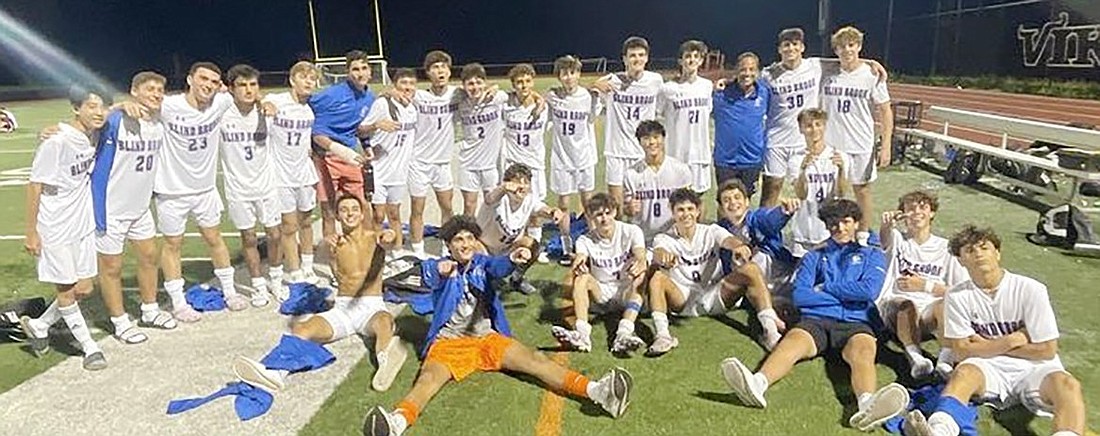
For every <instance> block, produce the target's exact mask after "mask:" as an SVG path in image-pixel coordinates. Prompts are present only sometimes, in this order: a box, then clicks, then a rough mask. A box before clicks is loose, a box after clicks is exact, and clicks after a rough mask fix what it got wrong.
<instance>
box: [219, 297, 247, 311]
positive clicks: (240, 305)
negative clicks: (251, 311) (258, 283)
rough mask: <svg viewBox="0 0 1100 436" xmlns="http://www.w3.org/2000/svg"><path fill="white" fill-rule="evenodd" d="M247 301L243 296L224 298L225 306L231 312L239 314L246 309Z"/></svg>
mask: <svg viewBox="0 0 1100 436" xmlns="http://www.w3.org/2000/svg"><path fill="white" fill-rule="evenodd" d="M248 305H249V303H248V299H246V298H244V295H241V294H233V295H229V296H227V297H225V306H226V307H228V308H229V310H231V311H233V312H240V311H242V310H245V309H248Z"/></svg>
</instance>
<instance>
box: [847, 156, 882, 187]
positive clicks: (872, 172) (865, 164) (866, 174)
mask: <svg viewBox="0 0 1100 436" xmlns="http://www.w3.org/2000/svg"><path fill="white" fill-rule="evenodd" d="M844 154H846V155H847V156H848V168H847V170H845V171H846V172H847V173H848V181H849V182H851V183H852V184H853V185H866V184H868V183H871V182H874V181H875V179H877V178H878V165H877V162H875V155H874V154H872V153H859V154H852V153H844Z"/></svg>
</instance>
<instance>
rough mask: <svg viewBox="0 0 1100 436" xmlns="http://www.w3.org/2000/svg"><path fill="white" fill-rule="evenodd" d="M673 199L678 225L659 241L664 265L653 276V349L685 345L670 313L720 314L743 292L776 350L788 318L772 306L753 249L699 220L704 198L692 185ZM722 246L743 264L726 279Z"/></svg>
mask: <svg viewBox="0 0 1100 436" xmlns="http://www.w3.org/2000/svg"><path fill="white" fill-rule="evenodd" d="M669 204H670V205H671V206H672V215H673V217H674V225H673V227H672V230H670V231H669V232H668V233H662V234H660V235H657V237H656V238H654V240H653V245H654V249H653V263H654V265H656V266H658V267H660V268H661V269H658V270H657V271H655V272H654V273H653V276H652V277H651V278H650V279H649V305H650V309H652V310H653V326H654V329H655V330H656V332H657V335H656V337H655V338H654V339H653V344H651V345H650V346H649V350H648V351H647V354H648V355H650V356H660V355H662V354H665V353H667V352H669V351H672V349H673V348H675V347H676V346H677V345H679V340H677V339H676V337H674V336H672V334H671V333H670V332H669V329H668V315H667V314H668V313H669V312H672V313H675V314H677V315H680V316H705V315H719V314H723V313H726V310H728V309H729V307H730V306H732V305H733V304H734V303H736V302H737V301H738V300H739V299H740V297H741V296H742V295H744V296H746V297H748V299H749V301H750V302H751V303H752V305H753V307H754V308H756V310H757V319H759V320H760V324H761V326H762V327H763V329H764V344H765V346H766V347H767V348H768V349H771V348H772V347H773V346H774V345H775V344H776V343H777V342H779V337H780V335H779V330H780V327H781V324H782V321H780V320H779V317H778V316H776V314H775V311H774V310H772V305H771V295H770V294H769V293H768V288H767V285H766V284H765V283H764V277H763V275H762V274H761V272H760V267H758V266H756V264H754V263H752V262H750V261H749V256H751V249H748V247H747V246H746V245H745V243H744V241H742V240H741V239H738V238H737V237H735V236H733V235H732V234H730V232H728V231H726V229H724V228H722V226H719V225H718V224H699V217H700V216H701V215H702V213H703V208H702V199H700V198H699V194H697V193H696V192H695V191H693V190H692V189H691V188H680V189H677V190H676V191H673V192H672V196H671V198H670V199H669ZM721 249H725V250H729V251H731V252H733V253H734V257H735V259H736V263H737V264H738V265H739V266H738V267H737V268H736V269H735V271H734V272H733V273H732V275H731V277H729V278H728V279H723V274H722V266H721V262H720V259H719V256H718V252H719V250H721ZM784 327H785V326H784Z"/></svg>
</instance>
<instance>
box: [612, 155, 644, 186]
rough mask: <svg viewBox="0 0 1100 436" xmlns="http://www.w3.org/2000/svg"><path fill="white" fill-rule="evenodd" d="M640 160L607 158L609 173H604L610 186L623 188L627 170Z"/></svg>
mask: <svg viewBox="0 0 1100 436" xmlns="http://www.w3.org/2000/svg"><path fill="white" fill-rule="evenodd" d="M639 160H640V159H636V158H630V157H613V156H607V158H606V160H605V161H604V164H605V165H606V166H607V171H605V172H604V177H606V178H607V185H608V186H623V182H624V181H626V170H627V169H628V168H630V167H632V166H634V164H635V163H637V162H638V161H639Z"/></svg>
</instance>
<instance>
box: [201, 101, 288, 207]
mask: <svg viewBox="0 0 1100 436" xmlns="http://www.w3.org/2000/svg"><path fill="white" fill-rule="evenodd" d="M216 138H217V140H218V142H217V146H215V147H213V148H214V149H215V150H216V149H218V148H220V149H221V155H222V171H223V172H224V173H225V174H224V176H225V177H223V183H224V184H225V198H226V199H227V200H230V201H256V200H262V199H263V198H264V197H268V196H270V195H271V194H272V193H273V192H274V189H275V186H276V185H275V171H274V164H273V163H272V161H273V160H274V157H273V156H271V153H270V152H269V150H270V147H268V146H267V144H268V140H267V120H266V119H265V118H264V116H263V114H261V113H260V108H258V107H254V108H252V109H251V110H249V111H248V113H246V114H242V113H241V111H240V110H239V109H237V105H233V106H232V107H230V108H229V110H227V111H225V115H222V119H221V123H219V124H218V135H217V137H216Z"/></svg>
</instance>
